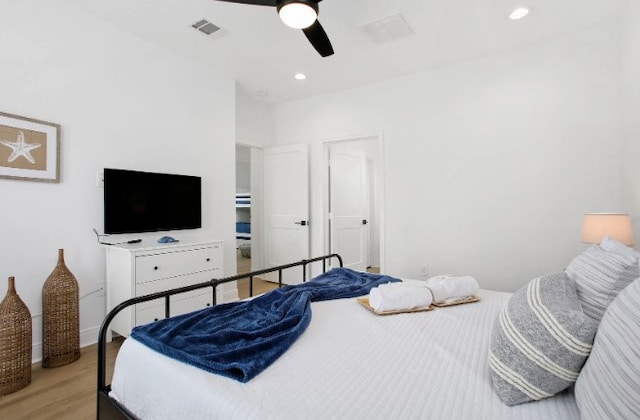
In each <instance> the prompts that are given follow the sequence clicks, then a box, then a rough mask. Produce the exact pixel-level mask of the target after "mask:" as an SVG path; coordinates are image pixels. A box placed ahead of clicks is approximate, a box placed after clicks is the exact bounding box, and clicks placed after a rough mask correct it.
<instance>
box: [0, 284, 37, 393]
mask: <svg viewBox="0 0 640 420" xmlns="http://www.w3.org/2000/svg"><path fill="white" fill-rule="evenodd" d="M31 328H32V327H31V313H30V312H29V308H27V305H25V304H24V302H23V301H22V299H20V296H18V294H17V293H16V285H15V279H14V278H13V277H9V288H8V289H7V296H5V298H4V299H3V300H2V302H0V396H2V395H7V394H10V393H12V392H15V391H18V390H20V389H22V388H24V387H26V386H27V385H29V384H30V383H31V348H32V347H31V346H32V335H31Z"/></svg>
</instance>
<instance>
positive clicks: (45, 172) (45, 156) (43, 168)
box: [0, 112, 60, 183]
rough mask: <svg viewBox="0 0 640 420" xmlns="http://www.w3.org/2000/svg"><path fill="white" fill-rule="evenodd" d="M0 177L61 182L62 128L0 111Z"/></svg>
mask: <svg viewBox="0 0 640 420" xmlns="http://www.w3.org/2000/svg"><path fill="white" fill-rule="evenodd" d="M0 178H7V179H16V180H22V181H38V182H52V183H59V182H60V125H59V124H55V123H50V122H47V121H41V120H36V119H33V118H27V117H21V116H18V115H12V114H7V113H3V112H0Z"/></svg>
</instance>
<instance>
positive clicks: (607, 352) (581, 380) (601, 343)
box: [575, 278, 640, 420]
mask: <svg viewBox="0 0 640 420" xmlns="http://www.w3.org/2000/svg"><path fill="white" fill-rule="evenodd" d="M575 394H576V402H577V404H578V408H580V414H581V417H582V419H584V420H592V419H593V420H596V419H597V420H600V419H638V418H640V278H639V279H637V280H635V281H634V282H633V283H631V284H630V285H629V286H628V287H627V288H625V289H624V290H623V291H622V292H620V294H619V295H618V297H616V299H615V300H614V301H613V302H612V303H611V305H609V309H607V312H606V313H605V314H604V317H603V318H602V322H601V323H600V328H599V329H598V332H597V334H596V338H595V341H594V343H593V349H592V350H591V355H590V356H589V358H588V359H587V363H586V364H585V365H584V367H583V368H582V371H581V372H580V376H578V381H577V382H576V387H575Z"/></svg>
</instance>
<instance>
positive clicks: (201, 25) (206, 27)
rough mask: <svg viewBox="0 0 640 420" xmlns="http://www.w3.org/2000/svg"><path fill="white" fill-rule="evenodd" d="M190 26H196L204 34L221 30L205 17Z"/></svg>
mask: <svg viewBox="0 0 640 420" xmlns="http://www.w3.org/2000/svg"><path fill="white" fill-rule="evenodd" d="M191 27H193V28H196V29H197V30H199V31H200V32H202V33H203V34H206V35H211V34H213V33H216V32H218V31H220V30H221V29H220V28H219V27H218V26H216V25H214V24H213V23H211V22H209V21H208V20H206V19H202V20H199V21H198V22H196V23H194V24H193V25H191Z"/></svg>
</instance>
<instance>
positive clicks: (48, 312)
mask: <svg viewBox="0 0 640 420" xmlns="http://www.w3.org/2000/svg"><path fill="white" fill-rule="evenodd" d="M78 294H79V292H78V282H77V281H76V278H75V277H74V276H73V274H71V271H69V269H68V268H67V266H66V265H65V263H64V250H63V249H59V250H58V264H56V267H55V268H54V269H53V272H52V273H51V274H50V275H49V277H48V278H47V281H45V282H44V286H43V287H42V338H43V339H42V367H45V368H52V367H58V366H64V365H68V364H69V363H72V362H75V361H76V360H78V358H79V357H80V304H79V296H78Z"/></svg>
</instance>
